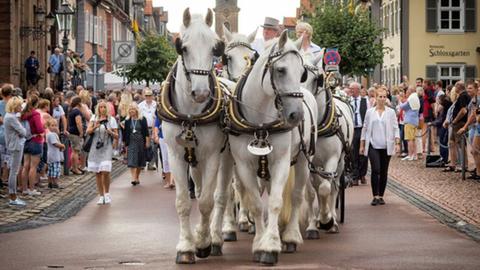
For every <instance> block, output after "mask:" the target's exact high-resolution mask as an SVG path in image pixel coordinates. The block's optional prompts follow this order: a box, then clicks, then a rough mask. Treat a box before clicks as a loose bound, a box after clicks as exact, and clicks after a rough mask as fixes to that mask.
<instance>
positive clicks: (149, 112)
mask: <svg viewBox="0 0 480 270" xmlns="http://www.w3.org/2000/svg"><path fill="white" fill-rule="evenodd" d="M143 96H144V98H145V100H144V101H142V102H140V104H138V108H139V109H140V112H141V113H142V115H143V116H144V117H145V119H147V125H148V131H149V133H150V138H152V137H151V136H152V131H153V127H154V126H155V118H156V110H157V102H155V100H153V92H152V90H150V89H149V88H145V89H144V90H143ZM152 147H153V148H154V151H153V152H154V156H153V160H152V161H151V162H148V169H149V170H156V169H157V168H156V166H155V164H157V161H158V156H157V151H156V149H157V147H156V145H154V144H152Z"/></svg>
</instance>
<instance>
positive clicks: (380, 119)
mask: <svg viewBox="0 0 480 270" xmlns="http://www.w3.org/2000/svg"><path fill="white" fill-rule="evenodd" d="M370 136H371V138H372V141H371V142H370V143H371V144H372V147H373V148H375V149H386V148H387V132H386V122H385V111H384V112H383V113H382V115H380V113H379V112H378V111H377V110H375V113H374V114H373V119H372V134H370Z"/></svg>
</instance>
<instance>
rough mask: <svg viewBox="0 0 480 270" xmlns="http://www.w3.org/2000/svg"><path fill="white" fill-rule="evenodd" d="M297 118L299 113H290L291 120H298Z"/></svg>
mask: <svg viewBox="0 0 480 270" xmlns="http://www.w3.org/2000/svg"><path fill="white" fill-rule="evenodd" d="M297 118H298V113H297V112H293V113H291V114H289V115H288V119H289V120H290V121H295V120H297Z"/></svg>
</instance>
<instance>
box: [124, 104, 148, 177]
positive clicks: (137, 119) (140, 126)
mask: <svg viewBox="0 0 480 270" xmlns="http://www.w3.org/2000/svg"><path fill="white" fill-rule="evenodd" d="M124 140H125V145H126V146H127V160H128V167H129V168H130V172H131V174H132V178H133V180H132V182H131V183H132V185H134V186H135V185H138V184H140V180H139V177H140V172H141V171H142V169H143V168H145V166H146V165H147V161H146V159H145V153H146V149H148V148H149V147H150V137H149V132H148V125H147V120H146V119H145V117H143V116H142V115H141V113H140V110H139V108H138V105H137V104H136V103H132V104H130V107H129V108H128V117H127V120H126V121H125V137H124Z"/></svg>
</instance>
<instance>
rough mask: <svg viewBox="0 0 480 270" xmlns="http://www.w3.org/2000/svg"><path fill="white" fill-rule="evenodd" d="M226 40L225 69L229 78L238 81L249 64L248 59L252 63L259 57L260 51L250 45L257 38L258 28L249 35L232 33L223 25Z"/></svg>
mask: <svg viewBox="0 0 480 270" xmlns="http://www.w3.org/2000/svg"><path fill="white" fill-rule="evenodd" d="M223 33H224V36H223V38H224V40H225V42H226V44H227V47H226V49H225V53H224V55H223V56H222V63H223V66H224V70H225V72H226V73H227V76H228V79H229V80H233V81H237V80H238V78H239V77H240V76H241V75H242V72H243V71H244V70H245V67H246V66H247V63H248V62H247V61H251V62H252V63H253V62H255V60H256V59H257V58H258V53H257V52H256V51H255V50H254V49H253V48H252V47H251V46H250V44H251V43H252V42H253V41H254V40H255V35H256V34H257V29H255V31H254V32H253V33H251V34H250V35H249V36H248V37H247V36H244V35H242V34H237V33H231V32H230V31H229V30H228V29H227V28H226V27H225V26H223Z"/></svg>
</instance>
